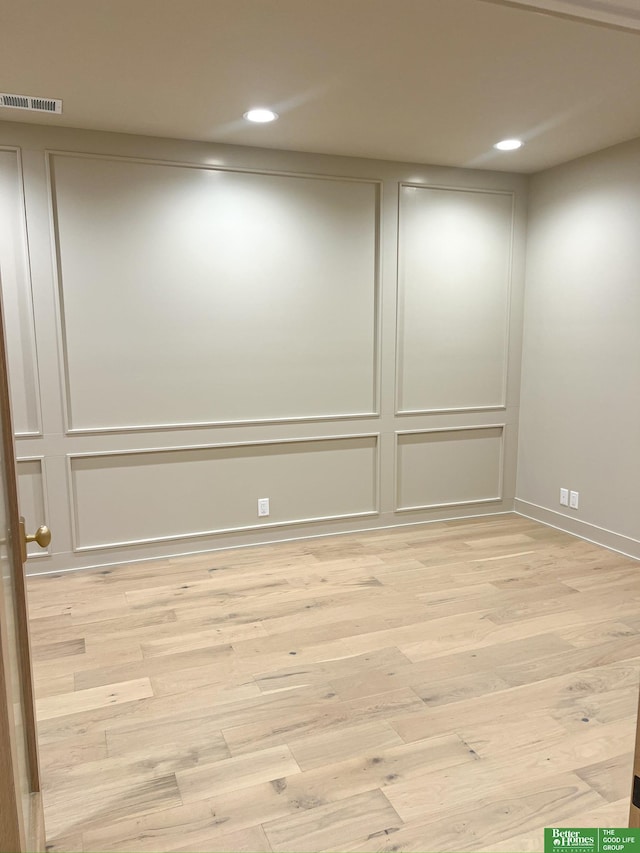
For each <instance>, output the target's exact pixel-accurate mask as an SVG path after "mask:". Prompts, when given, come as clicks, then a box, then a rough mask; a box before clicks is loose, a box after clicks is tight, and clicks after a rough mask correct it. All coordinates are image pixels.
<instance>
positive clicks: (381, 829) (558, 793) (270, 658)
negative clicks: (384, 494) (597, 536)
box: [29, 515, 640, 853]
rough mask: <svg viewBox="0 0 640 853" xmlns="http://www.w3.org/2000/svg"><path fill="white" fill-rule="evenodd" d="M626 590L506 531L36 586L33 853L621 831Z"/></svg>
mask: <svg viewBox="0 0 640 853" xmlns="http://www.w3.org/2000/svg"><path fill="white" fill-rule="evenodd" d="M638 570H639V565H638V563H637V562H635V561H633V560H631V559H628V558H626V557H623V556H621V555H619V554H616V553H613V552H610V551H607V550H605V549H603V548H600V547H598V546H595V545H591V544H589V543H588V542H584V541H581V540H579V539H576V538H574V537H571V536H569V535H566V534H564V533H560V532H558V531H556V530H553V529H551V528H548V527H544V526H542V525H539V524H537V523H535V522H532V521H529V520H527V519H524V518H521V517H519V516H516V515H503V516H494V517H488V518H486V519H473V520H462V521H454V522H439V523H434V524H429V525H424V526H415V527H405V528H399V529H394V530H382V531H375V532H370V533H363V534H350V535H346V536H336V537H332V538H325V539H320V538H318V539H312V540H302V541H298V542H288V543H280V544H275V545H268V546H260V547H253V548H243V549H238V550H233V551H232V550H228V551H219V552H216V553H212V554H203V555H199V556H193V557H184V558H175V559H168V560H163V561H155V562H148V563H137V564H132V565H125V566H122V567H114V568H109V569H96V570H91V571H86V572H76V573H68V574H63V575H50V576H41V577H34V578H31V579H30V581H29V593H30V609H31V625H32V646H33V656H34V669H35V681H36V691H37V696H38V705H37V707H38V718H39V735H40V744H41V763H42V776H43V787H44V803H45V820H46V824H47V836H48V847H47V849H48V850H52V851H69V852H70V851H76V850H85V851H107V850H117V851H178V850H184V851H187V850H188V851H210V853H211V851H271V850H273V851H322V850H335V851H425V850H428V851H445V850H448V851H471V850H485V851H493V853H498V851H520V850H533V851H541V850H542V849H543V842H542V829H543V827H545V826H562V825H564V826H625V825H626V823H627V817H628V800H629V789H630V781H631V767H632V752H633V746H634V736H635V718H636V709H637V701H638V683H639V680H640V582H639V581H638Z"/></svg>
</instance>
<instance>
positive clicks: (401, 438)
mask: <svg viewBox="0 0 640 853" xmlns="http://www.w3.org/2000/svg"><path fill="white" fill-rule="evenodd" d="M504 430H505V426H504V424H497V425H488V426H475V427H454V428H449V429H433V430H415V431H407V432H398V433H396V511H398V512H408V511H415V510H420V509H433V508H437V507H446V506H461V505H464V504H476V503H488V502H492V501H500V500H502V481H503V458H504V447H503V445H504Z"/></svg>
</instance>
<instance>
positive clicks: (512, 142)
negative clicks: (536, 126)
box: [493, 139, 524, 151]
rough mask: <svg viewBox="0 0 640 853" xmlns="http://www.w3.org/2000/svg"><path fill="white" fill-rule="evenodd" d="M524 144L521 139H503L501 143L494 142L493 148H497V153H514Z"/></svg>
mask: <svg viewBox="0 0 640 853" xmlns="http://www.w3.org/2000/svg"><path fill="white" fill-rule="evenodd" d="M523 145H524V142H522V140H521V139H503V140H502V142H496V144H495V145H494V146H493V147H494V148H497V149H498V151H515V150H516V149H518V148H522V146H523Z"/></svg>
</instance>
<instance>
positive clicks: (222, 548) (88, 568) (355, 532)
mask: <svg viewBox="0 0 640 853" xmlns="http://www.w3.org/2000/svg"><path fill="white" fill-rule="evenodd" d="M517 514H518V515H519V514H520V513H517ZM502 515H514V510H512V509H506V510H500V511H498V512H478V513H473V514H470V515H454V516H450V517H448V518H444V519H442V518H427V519H422V520H420V521H394V523H393V524H380V525H375V526H373V527H362V528H358V529H357V530H337V531H331V532H329V533H326V532H320V533H308V534H304V535H303V536H285V537H278V538H275V539H265V540H264V541H260V542H244V543H242V544H234V545H218V546H215V547H213V548H204V549H202V550H198V551H183V552H181V553H178V554H168V555H167V554H162V555H155V556H152V557H135V558H126V557H125V558H124V559H122V560H116V561H115V562H110V563H109V562H102V563H93V564H92V565H89V566H69V567H68V568H67V567H65V568H63V569H51V570H47V571H43V572H41V571H38V572H32V573H31V576H32V577H40V576H41V575H66V574H68V573H70V572H85V571H91V570H92V569H104V568H110V567H117V566H128V565H133V564H135V563H152V562H156V561H158V560H160V561H162V562H165V561H166V560H168V559H169V560H179V559H182V558H183V557H199V556H202V555H206V554H216V553H218V552H219V551H235V550H236V549H240V548H260V547H262V546H264V545H278V544H280V543H285V542H304V541H306V540H307V539H329V538H332V537H334V536H360V535H361V534H363V533H376V532H377V531H380V530H401V529H402V528H404V527H424V526H425V525H428V524H443V523H444V524H446V522H448V521H472V520H473V519H475V518H497V517H498V516H502Z"/></svg>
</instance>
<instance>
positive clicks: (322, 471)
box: [68, 434, 379, 551]
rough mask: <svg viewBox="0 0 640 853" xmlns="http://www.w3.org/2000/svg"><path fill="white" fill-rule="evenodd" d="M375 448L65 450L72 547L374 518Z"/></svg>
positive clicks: (256, 445)
mask: <svg viewBox="0 0 640 853" xmlns="http://www.w3.org/2000/svg"><path fill="white" fill-rule="evenodd" d="M378 452H379V451H378V436H377V435H376V434H368V435H357V436H335V437H328V438H325V437H323V438H309V439H296V440H288V441H272V442H271V441H265V442H247V443H241V444H220V445H209V446H197V447H183V448H162V449H158V450H139V451H127V452H112V453H94V454H70V455H69V457H68V463H69V478H70V494H71V503H72V506H71V513H72V518H73V527H74V550H76V551H87V550H95V549H102V548H113V547H120V546H123V545H132V544H139V543H150V542H161V541H167V540H173V539H187V538H192V537H202V536H211V535H214V534H218V533H224V532H231V531H242V530H255V529H259V528H262V527H279V526H283V525H290V524H300V523H304V522H307V523H308V522H311V521H323V520H333V519H339V518H352V517H356V516H366V515H375V514H377V512H378V470H379V464H378ZM259 498H269V502H270V515H269V516H267V517H263V518H259V517H258V513H257V501H258V499H259Z"/></svg>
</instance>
